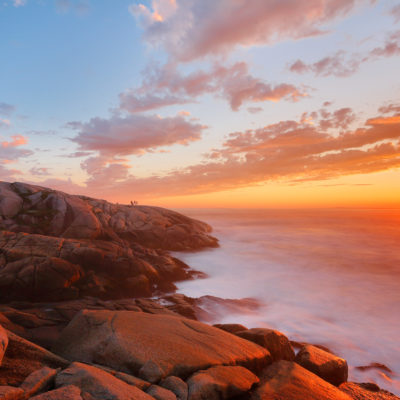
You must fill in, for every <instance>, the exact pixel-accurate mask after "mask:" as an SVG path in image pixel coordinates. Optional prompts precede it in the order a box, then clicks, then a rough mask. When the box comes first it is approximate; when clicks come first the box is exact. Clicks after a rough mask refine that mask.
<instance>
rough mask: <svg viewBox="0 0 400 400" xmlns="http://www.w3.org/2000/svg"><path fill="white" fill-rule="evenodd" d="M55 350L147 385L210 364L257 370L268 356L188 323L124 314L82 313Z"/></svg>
mask: <svg viewBox="0 0 400 400" xmlns="http://www.w3.org/2000/svg"><path fill="white" fill-rule="evenodd" d="M54 351H55V352H56V353H57V354H60V355H63V356H65V357H68V358H69V359H71V360H79V361H82V362H88V363H92V362H94V363H97V364H103V365H107V366H109V367H111V368H114V369H116V370H120V371H122V372H127V373H132V374H133V375H137V376H139V377H141V378H143V379H145V380H147V381H149V382H158V381H159V380H160V379H162V378H165V377H166V376H169V375H176V376H180V377H183V378H185V377H187V376H189V375H190V374H192V373H193V372H195V371H197V370H199V369H206V368H209V367H211V366H214V365H243V366H247V367H248V368H249V369H252V370H260V368H262V367H263V366H265V365H267V364H268V363H270V362H271V356H270V354H269V352H268V351H267V350H266V349H264V348H262V347H260V346H258V345H256V344H254V343H251V342H248V341H246V340H243V339H241V338H239V337H236V336H234V335H231V334H229V333H227V332H224V331H222V330H220V329H217V328H214V327H211V326H208V325H205V324H203V323H201V322H197V321H192V320H190V319H186V318H181V317H173V316H169V315H152V314H146V313H138V312H129V311H116V312H111V311H82V312H80V313H79V314H77V315H76V316H75V318H74V319H73V320H72V321H71V322H70V324H69V325H68V326H67V327H66V328H65V330H64V331H63V332H62V334H61V336H60V338H59V340H58V341H57V343H56V345H55V347H54Z"/></svg>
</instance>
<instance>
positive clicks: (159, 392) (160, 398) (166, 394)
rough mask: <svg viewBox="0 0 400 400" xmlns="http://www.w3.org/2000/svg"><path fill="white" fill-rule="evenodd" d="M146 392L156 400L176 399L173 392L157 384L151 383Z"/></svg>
mask: <svg viewBox="0 0 400 400" xmlns="http://www.w3.org/2000/svg"><path fill="white" fill-rule="evenodd" d="M147 394H149V395H150V396H152V397H154V398H155V399H156V400H176V396H175V394H174V393H173V392H171V391H170V390H168V389H165V388H163V387H161V386H157V385H151V386H150V387H149V389H147Z"/></svg>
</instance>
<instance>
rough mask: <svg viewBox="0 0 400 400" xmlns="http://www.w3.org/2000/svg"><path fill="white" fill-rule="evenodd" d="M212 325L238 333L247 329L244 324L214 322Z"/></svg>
mask: <svg viewBox="0 0 400 400" xmlns="http://www.w3.org/2000/svg"><path fill="white" fill-rule="evenodd" d="M213 326H215V327H216V328H218V329H222V330H223V331H225V332H229V333H238V332H243V331H245V330H247V328H246V327H245V326H243V325H240V324H215V325H213Z"/></svg>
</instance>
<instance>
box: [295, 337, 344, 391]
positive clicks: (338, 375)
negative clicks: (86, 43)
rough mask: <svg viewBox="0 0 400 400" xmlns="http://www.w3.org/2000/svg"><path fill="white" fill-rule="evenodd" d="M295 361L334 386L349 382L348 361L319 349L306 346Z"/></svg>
mask: <svg viewBox="0 0 400 400" xmlns="http://www.w3.org/2000/svg"><path fill="white" fill-rule="evenodd" d="M295 361H296V362H297V363H298V364H300V365H301V366H302V367H304V368H306V369H308V370H309V371H311V372H313V373H314V374H316V375H318V376H319V377H320V378H322V379H324V380H326V381H327V382H329V383H332V385H335V386H339V385H340V384H341V383H343V382H346V381H347V376H348V367H347V362H346V360H344V359H343V358H340V357H337V356H335V355H334V354H332V353H328V352H327V351H324V350H322V349H320V348H318V347H315V346H312V345H306V346H304V347H303V348H302V349H301V350H300V351H299V352H298V353H297V355H296V359H295Z"/></svg>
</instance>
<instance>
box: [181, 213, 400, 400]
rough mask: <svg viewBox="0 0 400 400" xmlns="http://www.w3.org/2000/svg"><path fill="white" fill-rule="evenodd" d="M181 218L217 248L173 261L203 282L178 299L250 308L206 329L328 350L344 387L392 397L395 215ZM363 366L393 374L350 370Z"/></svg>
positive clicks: (398, 386) (220, 314) (398, 261)
mask: <svg viewBox="0 0 400 400" xmlns="http://www.w3.org/2000/svg"><path fill="white" fill-rule="evenodd" d="M180 211H183V212H184V213H185V214H186V215H189V216H191V217H193V218H197V219H200V220H202V221H205V222H207V223H209V224H210V225H211V226H212V227H213V235H214V236H216V237H217V238H218V239H219V240H220V248H217V249H209V250H204V251H201V252H190V253H181V252H180V253H179V254H178V253H177V256H178V257H179V258H180V259H181V260H183V261H185V262H186V263H187V264H189V265H190V266H191V267H192V268H194V269H197V270H199V271H202V272H204V273H206V274H207V276H208V277H207V278H205V279H197V280H194V281H185V282H181V283H179V285H178V292H180V293H184V294H186V295H188V296H191V297H200V296H204V295H211V296H217V297H221V298H227V299H242V298H252V299H255V300H257V302H256V304H258V307H251V306H249V307H247V306H246V304H248V302H243V306H238V307H237V308H236V309H235V308H232V307H231V308H222V309H220V310H214V311H215V312H216V313H215V318H214V320H213V321H211V322H214V323H217V322H218V323H241V324H244V325H246V326H247V327H249V328H250V327H269V328H274V329H277V330H280V331H281V332H283V333H285V334H286V335H287V336H288V337H289V338H290V339H292V340H296V341H304V342H308V343H312V344H319V345H324V346H327V347H328V348H330V349H331V350H332V351H333V352H335V353H336V354H337V355H339V356H341V357H343V358H345V359H346V360H347V361H348V364H349V367H350V368H349V375H350V376H349V380H353V381H358V382H375V383H377V384H378V385H379V386H381V387H382V388H384V389H386V390H389V391H392V392H393V393H395V394H397V395H399V394H400V210H365V209H362V210H361V209H360V210H349V209H330V210H243V209H203V210H199V209H196V210H193V209H192V210H188V209H186V210H180ZM250 304H253V305H254V303H252V302H250ZM210 307H216V308H217V307H218V305H217V303H213V302H210ZM208 322H210V321H208ZM371 363H380V364H383V365H385V366H386V367H388V368H389V369H390V370H391V371H392V372H389V371H387V370H385V369H384V368H380V369H379V368H369V369H366V370H361V369H358V368H356V367H362V366H368V365H370V364H371Z"/></svg>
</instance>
